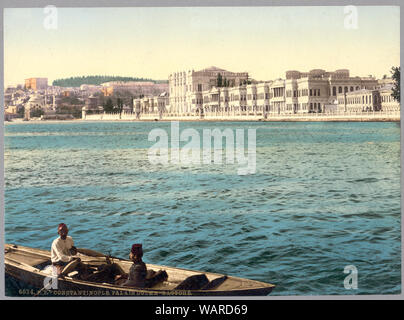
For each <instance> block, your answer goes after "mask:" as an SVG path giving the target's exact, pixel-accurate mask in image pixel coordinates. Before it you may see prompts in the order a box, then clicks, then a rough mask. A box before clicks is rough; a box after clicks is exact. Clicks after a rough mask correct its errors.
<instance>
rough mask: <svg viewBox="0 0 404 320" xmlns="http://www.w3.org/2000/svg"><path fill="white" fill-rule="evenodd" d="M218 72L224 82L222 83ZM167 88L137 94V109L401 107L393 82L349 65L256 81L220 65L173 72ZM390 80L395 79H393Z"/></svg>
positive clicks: (266, 111)
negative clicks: (352, 72)
mask: <svg viewBox="0 0 404 320" xmlns="http://www.w3.org/2000/svg"><path fill="white" fill-rule="evenodd" d="M219 75H220V78H221V81H220V82H221V84H220V83H219V85H218V76H219ZM168 80H169V89H168V94H167V95H166V96H165V97H164V99H163V98H162V97H154V98H153V97H150V98H146V99H135V100H134V109H136V111H135V110H134V112H137V113H138V112H139V110H141V113H147V112H148V110H153V109H154V110H155V108H153V107H151V105H152V102H154V101H156V102H157V101H158V110H159V112H161V113H169V114H171V115H175V114H178V115H199V116H202V115H204V114H208V113H225V114H228V115H232V114H233V115H254V114H255V115H262V116H265V117H267V116H271V115H282V114H286V115H287V114H305V113H330V112H339V113H344V112H367V111H392V112H396V111H399V110H400V104H399V103H398V102H397V101H395V100H394V99H393V98H392V97H391V93H392V82H391V81H390V82H389V81H381V80H377V79H376V78H375V77H372V76H369V77H358V76H354V77H353V76H351V75H350V72H349V70H347V69H340V70H336V71H331V72H329V71H325V70H322V69H314V70H310V71H309V72H300V71H295V70H291V71H287V72H286V74H285V78H284V79H276V80H269V81H255V80H253V79H251V78H249V75H248V73H247V72H230V71H226V70H223V69H220V68H217V67H210V68H206V69H203V70H200V71H194V70H189V71H183V72H175V73H172V74H170V75H169V79H168ZM390 80H391V79H390Z"/></svg>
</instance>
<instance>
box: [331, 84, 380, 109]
mask: <svg viewBox="0 0 404 320" xmlns="http://www.w3.org/2000/svg"><path fill="white" fill-rule="evenodd" d="M337 100H338V111H340V112H369V111H380V110H381V99H380V92H379V90H370V89H361V90H356V91H352V92H344V93H342V94H340V95H338V97H337Z"/></svg>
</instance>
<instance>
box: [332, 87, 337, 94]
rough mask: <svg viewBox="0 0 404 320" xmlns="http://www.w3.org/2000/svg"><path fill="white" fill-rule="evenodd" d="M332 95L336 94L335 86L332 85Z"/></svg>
mask: <svg viewBox="0 0 404 320" xmlns="http://www.w3.org/2000/svg"><path fill="white" fill-rule="evenodd" d="M332 95H333V96H336V95H337V87H332Z"/></svg>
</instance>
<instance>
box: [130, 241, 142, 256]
mask: <svg viewBox="0 0 404 320" xmlns="http://www.w3.org/2000/svg"><path fill="white" fill-rule="evenodd" d="M142 251H143V250H142V244H141V243H135V244H133V245H132V249H131V250H130V252H132V253H133V254H138V253H140V252H142Z"/></svg>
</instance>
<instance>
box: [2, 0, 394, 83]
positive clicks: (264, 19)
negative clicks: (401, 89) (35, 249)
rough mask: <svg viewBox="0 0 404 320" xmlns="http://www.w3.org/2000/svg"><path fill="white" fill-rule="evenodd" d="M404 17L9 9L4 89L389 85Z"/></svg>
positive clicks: (383, 12)
mask: <svg viewBox="0 0 404 320" xmlns="http://www.w3.org/2000/svg"><path fill="white" fill-rule="evenodd" d="M399 10H400V9H399V7H397V6H395V7H394V6H378V7H376V6H357V7H356V12H357V15H356V16H357V19H356V20H355V19H354V20H352V18H354V17H355V14H353V13H352V12H353V11H349V12H348V11H345V12H344V7H343V6H339V7H331V6H323V7H321V6H318V7H183V8H180V7H172V8H167V7H165V8H144V7H142V8H56V11H55V12H56V16H54V15H52V14H51V13H50V12H49V11H47V10H46V9H44V8H27V9H25V8H15V9H14V8H6V9H4V82H5V86H7V85H16V84H19V83H21V84H22V83H23V82H24V79H26V78H30V77H47V78H48V79H49V83H51V82H52V81H53V80H55V79H59V78H64V77H72V76H85V75H117V76H133V77H144V78H151V79H156V80H164V79H167V78H168V75H169V74H170V73H172V72H178V71H186V70H190V69H194V70H200V69H203V68H206V67H209V66H216V67H219V68H223V69H226V70H229V71H233V72H248V73H249V74H250V76H251V77H252V78H253V79H256V80H273V79H276V78H281V77H282V78H284V76H285V72H286V71H287V70H299V71H309V70H311V69H325V70H327V71H334V70H337V69H349V70H350V71H351V75H352V76H368V75H374V76H376V77H378V78H380V77H382V76H383V75H384V74H387V75H390V69H391V67H392V66H398V65H399V64H400V11H399ZM54 17H56V20H55V19H54ZM55 22H56V23H55ZM49 26H50V27H49ZM352 26H353V27H355V26H356V28H352ZM52 27H54V28H52Z"/></svg>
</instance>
